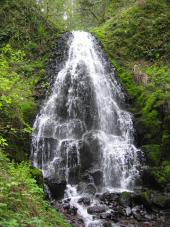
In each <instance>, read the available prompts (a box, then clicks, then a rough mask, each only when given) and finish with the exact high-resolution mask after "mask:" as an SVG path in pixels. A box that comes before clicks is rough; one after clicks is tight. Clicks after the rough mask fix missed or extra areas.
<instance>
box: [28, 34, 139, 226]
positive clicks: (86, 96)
mask: <svg viewBox="0 0 170 227" xmlns="http://www.w3.org/2000/svg"><path fill="white" fill-rule="evenodd" d="M68 45H69V51H68V59H67V61H66V62H65V64H64V67H63V68H62V69H61V70H60V71H59V73H56V75H54V84H53V87H52V92H51V95H50V96H49V97H48V98H47V100H46V102H45V104H44V105H43V107H42V109H41V111H40V114H38V115H37V118H36V120H35V123H34V132H33V136H32V155H31V157H32V160H33V165H34V166H36V167H38V168H40V169H42V171H43V175H44V178H45V179H46V182H47V185H48V186H49V188H50V189H51V191H55V190H56V191H57V192H59V191H60V190H63V193H64V190H65V197H72V198H71V203H72V204H73V205H76V203H77V200H78V199H79V198H80V195H81V194H83V193H85V194H94V193H95V192H101V191H106V190H113V191H118V190H120V191H123V190H125V191H126V190H133V186H134V183H135V179H136V178H137V175H138V166H139V161H138V155H137V154H138V150H137V148H136V147H135V146H134V144H133V142H134V141H133V133H134V131H133V124H132V116H131V114H130V113H129V112H127V111H125V110H124V106H125V104H124V93H123V92H122V89H121V86H120V85H119V83H118V81H117V79H116V77H115V75H114V69H113V68H112V67H111V66H110V64H109V63H108V62H107V61H106V60H105V57H104V55H103V53H102V50H101V48H100V47H99V45H98V43H97V41H96V39H95V38H94V37H93V36H92V35H90V34H89V33H86V32H79V31H78V32H72V34H70V38H69V40H68ZM49 182H52V184H51V183H49ZM51 185H52V186H51ZM59 194H60V193H59ZM94 203H95V201H94ZM77 206H78V209H79V212H80V214H81V215H82V216H84V219H85V222H86V224H87V223H88V221H87V220H89V219H90V215H88V214H87V212H86V211H83V212H82V211H81V210H82V207H81V206H80V205H78V204H77ZM97 226H99V225H97Z"/></svg>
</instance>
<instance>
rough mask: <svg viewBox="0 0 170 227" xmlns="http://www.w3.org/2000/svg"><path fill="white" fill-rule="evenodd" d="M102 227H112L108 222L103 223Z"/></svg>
mask: <svg viewBox="0 0 170 227" xmlns="http://www.w3.org/2000/svg"><path fill="white" fill-rule="evenodd" d="M102 224H103V227H112V224H111V223H110V222H103V223H102Z"/></svg>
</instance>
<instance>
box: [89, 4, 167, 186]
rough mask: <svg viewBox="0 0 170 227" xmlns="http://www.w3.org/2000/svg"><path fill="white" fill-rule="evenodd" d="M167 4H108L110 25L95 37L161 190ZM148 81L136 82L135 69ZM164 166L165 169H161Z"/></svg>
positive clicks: (164, 145)
mask: <svg viewBox="0 0 170 227" xmlns="http://www.w3.org/2000/svg"><path fill="white" fill-rule="evenodd" d="M169 7H170V2H169V1H163V0H161V1H158V0H143V1H140V0H131V1H122V0H117V1H112V3H111V4H110V5H109V8H108V17H109V18H108V19H107V20H106V22H104V23H103V24H102V25H100V26H99V27H97V28H95V29H93V33H94V34H95V35H96V36H97V37H98V38H99V39H100V41H101V42H102V44H103V46H104V49H105V52H106V53H107V55H108V57H109V58H110V60H111V62H112V63H113V65H114V66H115V67H116V70H117V75H118V77H119V78H120V80H121V82H122V84H123V87H124V88H125V90H126V91H127V93H128V95H129V98H130V101H131V104H132V105H131V111H132V112H133V113H134V114H135V125H136V129H137V133H138V145H139V146H142V148H143V150H144V151H145V153H146V157H147V160H148V161H149V164H150V165H152V166H156V168H157V169H155V170H153V171H152V174H153V176H154V177H155V179H157V181H158V182H159V183H160V184H161V183H162V184H165V183H167V182H169V181H170V178H169V164H167V163H166V164H165V165H164V162H165V160H170V150H169V147H170V127H169V126H170V62H169V57H170V56H169V53H170V39H169V37H170V29H169V28H170V12H169ZM136 64H137V65H138V66H139V68H140V71H141V73H143V74H145V75H147V77H148V82H147V84H143V83H139V84H137V83H136V82H135V78H134V77H135V75H134V72H133V68H134V65H136ZM165 166H166V167H165Z"/></svg>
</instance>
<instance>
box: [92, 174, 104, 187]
mask: <svg viewBox="0 0 170 227" xmlns="http://www.w3.org/2000/svg"><path fill="white" fill-rule="evenodd" d="M90 174H91V176H92V177H93V180H94V183H95V185H96V186H100V185H102V183H103V172H102V171H101V170H93V171H92V172H90Z"/></svg>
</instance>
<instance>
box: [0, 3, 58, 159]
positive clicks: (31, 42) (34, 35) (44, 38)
mask: <svg viewBox="0 0 170 227" xmlns="http://www.w3.org/2000/svg"><path fill="white" fill-rule="evenodd" d="M0 4H1V7H0V47H1V49H0V66H1V72H0V80H1V85H0V96H1V97H0V109H1V114H0V121H1V124H0V141H1V142H0V144H1V145H2V143H3V140H4V139H5V140H6V142H7V143H8V145H9V146H8V148H7V149H8V152H9V154H10V156H11V157H12V158H14V159H15V160H18V161H19V160H23V159H25V158H27V156H28V153H29V148H30V145H29V136H28V135H29V133H31V128H30V125H31V124H32V119H33V117H34V113H35V110H36V102H35V99H38V98H40V96H41V95H43V93H42V90H45V89H46V88H47V87H48V84H47V81H46V80H45V79H44V77H45V68H46V66H47V61H48V57H49V55H50V52H51V49H52V48H53V46H54V44H55V42H56V38H57V37H58V36H59V35H60V34H61V32H62V31H61V29H60V28H56V27H55V26H54V25H53V24H52V23H51V22H49V21H48V20H46V18H45V17H44V16H43V15H42V14H41V12H40V9H39V8H38V6H37V5H36V4H35V1H33V0H29V1H23V0H17V1H14V0H12V1H8V0H4V1H1V3H0Z"/></svg>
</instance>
